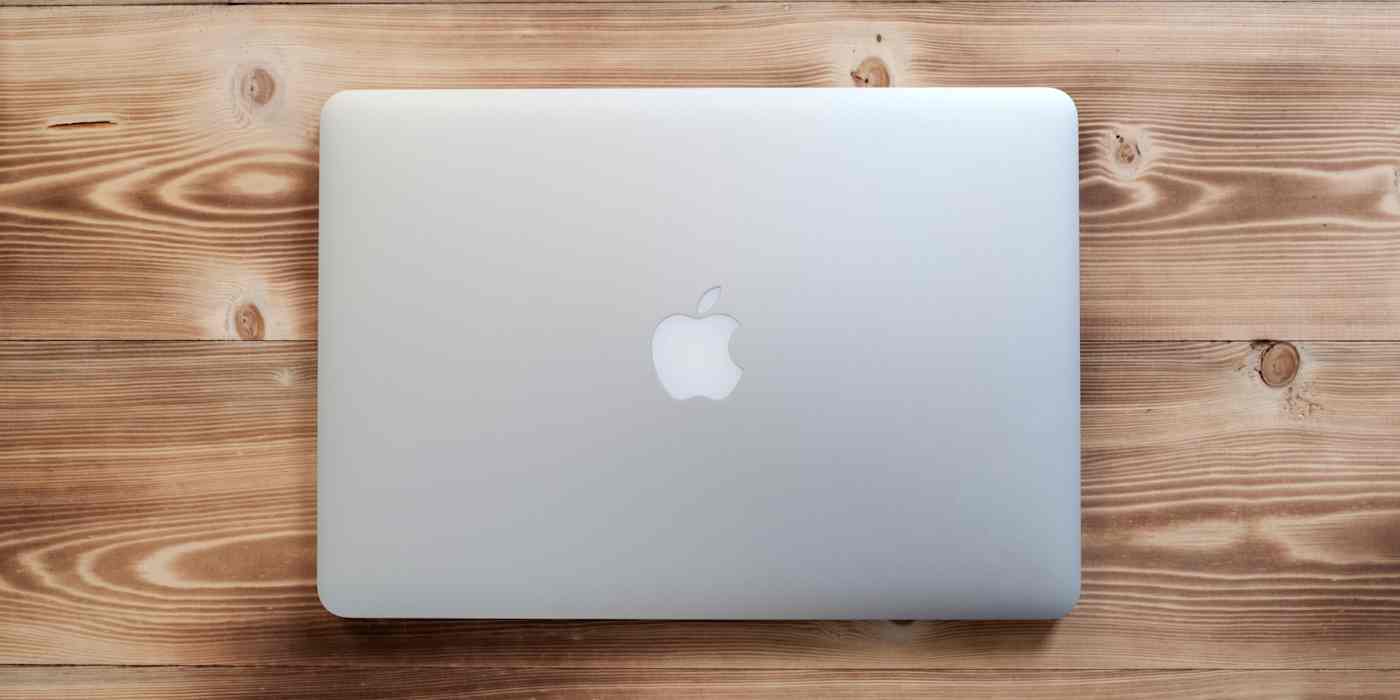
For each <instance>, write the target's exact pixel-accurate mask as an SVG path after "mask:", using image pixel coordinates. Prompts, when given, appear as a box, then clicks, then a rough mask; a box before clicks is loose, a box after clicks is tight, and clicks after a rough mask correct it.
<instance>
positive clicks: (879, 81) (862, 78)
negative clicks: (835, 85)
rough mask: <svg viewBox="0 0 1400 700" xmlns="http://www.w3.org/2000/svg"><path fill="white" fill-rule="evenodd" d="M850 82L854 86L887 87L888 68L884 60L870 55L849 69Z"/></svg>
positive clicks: (888, 79) (888, 82)
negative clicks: (852, 68)
mask: <svg viewBox="0 0 1400 700" xmlns="http://www.w3.org/2000/svg"><path fill="white" fill-rule="evenodd" d="M851 83H853V84H854V85H855V86H856V87H889V86H890V69H889V68H888V67H887V66H885V62H884V61H881V60H880V59H878V58H875V57H874V56H871V57H870V58H867V59H865V60H864V61H861V62H860V65H859V66H856V69H855V70H853V71H851Z"/></svg>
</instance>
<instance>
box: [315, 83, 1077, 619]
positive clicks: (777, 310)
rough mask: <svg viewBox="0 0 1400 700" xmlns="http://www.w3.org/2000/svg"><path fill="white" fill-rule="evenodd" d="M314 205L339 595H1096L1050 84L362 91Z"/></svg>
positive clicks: (604, 612)
mask: <svg viewBox="0 0 1400 700" xmlns="http://www.w3.org/2000/svg"><path fill="white" fill-rule="evenodd" d="M320 193H321V237H320V241H321V242H320V308H319V317H320V343H319V369H318V374H319V382H318V392H319V404H318V405H319V416H318V425H319V433H318V453H319V467H318V508H319V510H318V528H319V530H318V585H319V589H320V594H321V599H322V601H323V602H324V603H325V605H326V606H327V607H328V608H329V609H330V610H331V611H333V612H335V613H337V614H340V615H345V616H354V617H506V618H980V617H992V618H1016V617H1053V616H1059V615H1061V614H1063V613H1064V612H1066V611H1067V609H1068V608H1069V607H1070V606H1071V605H1072V604H1073V602H1074V600H1075V598H1076V597H1077V595H1078V590H1079V329H1078V322H1079V319H1078V284H1077V280H1078V152H1077V125H1076V114H1075V109H1074V105H1073V103H1072V102H1071V101H1070V100H1069V98H1068V97H1066V96H1065V95H1064V94H1063V93H1060V92H1058V91H1054V90H1048V89H890V90H868V91H862V90H784V89H713V90H671V89H666V90H469V91H388V92H380V91H373V92H348V93H341V94H339V95H336V96H335V97H334V98H333V99H331V101H330V102H329V103H327V105H326V107H325V110H324V111H323V113H322V123H321V184H320ZM731 332H732V335H731ZM726 347H727V348H728V350H729V352H730V353H731V355H730V356H726V354H725V349H726ZM731 356H732V360H731ZM740 368H741V369H740ZM691 395H695V396H694V397H693V398H688V399H685V398H680V397H685V396H691ZM712 397H713V398H712Z"/></svg>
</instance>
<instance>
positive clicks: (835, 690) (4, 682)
mask: <svg viewBox="0 0 1400 700" xmlns="http://www.w3.org/2000/svg"><path fill="white" fill-rule="evenodd" d="M0 689H5V690H6V691H7V695H6V697H8V698H11V699H12V700H41V699H55V700H58V699H62V700H67V699H68V698H91V699H92V700H119V699H123V698H130V699H132V700H146V699H147V698H200V699H208V700H220V699H223V698H228V699H231V700H232V699H241V698H249V697H268V696H270V695H275V696H276V697H278V698H287V699H288V700H292V699H295V698H321V697H333V698H337V699H340V700H355V699H356V698H385V697H394V698H403V699H404V700H410V699H421V700H426V699H428V698H492V699H495V700H511V699H520V700H524V699H526V698H531V699H544V698H565V697H567V698H639V699H640V698H694V697H705V698H753V697H759V698H802V699H803V700H806V699H807V698H814V697H818V698H829V699H831V700H841V699H846V698H851V699H854V698H889V697H929V696H930V695H935V694H936V696H938V697H954V698H959V699H961V700H990V699H992V698H1024V699H1025V700H1084V699H1085V698H1116V697H1132V698H1139V699H1141V700H1198V699H1199V698H1237V699H1240V700H1290V699H1294V698H1296V699H1299V700H1301V699H1303V698H1308V699H1309V700H1327V699H1329V698H1336V699H1337V700H1341V699H1343V698H1347V699H1352V698H1385V697H1395V696H1396V695H1400V672H1395V671H1131V672H1104V671H1058V672H1045V671H1011V672H1007V671H869V670H860V671H771V670H767V671H749V670H743V671H732V670H730V671H672V670H659V669H646V670H640V671H635V670H623V669H519V670H506V669H473V670H470V671H463V670H460V669H444V668H400V669H367V668H335V669H309V668H264V667H253V668H186V669H177V668H150V669H134V668H110V667H108V668H61V669H51V668H30V669H23V668H8V669H5V668H0Z"/></svg>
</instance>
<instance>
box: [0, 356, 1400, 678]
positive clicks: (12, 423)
mask: <svg viewBox="0 0 1400 700" xmlns="http://www.w3.org/2000/svg"><path fill="white" fill-rule="evenodd" d="M1264 347H1265V346H1264V345H1263V344H1257V345H1251V344H1249V343H1152V342H1146V343H1090V344H1088V345H1087V346H1086V348H1085V352H1084V362H1083V376H1084V384H1083V386H1084V413H1083V424H1084V425H1083V436H1084V477H1083V482H1084V506H1085V510H1084V597H1083V599H1082V601H1081V602H1080V604H1079V606H1078V607H1077V608H1076V610H1075V611H1074V612H1073V613H1072V614H1071V615H1070V616H1069V617H1068V618H1066V619H1064V620H1062V621H1060V622H1057V623H1056V622H913V623H899V622H891V621H870V622H854V623H844V622H843V623H835V622H805V623H698V622H689V623H665V622H650V623H639V622H568V621H557V622H534V623H521V622H510V621H489V622H399V621H379V622H365V621H347V620H340V619H337V618H334V617H332V616H331V615H330V614H328V613H326V612H325V611H324V610H322V609H321V607H320V606H319V605H318V603H317V601H316V597H315V591H314V571H315V569H314V561H313V557H314V529H315V525H314V482H313V480H314V467H313V463H314V455H313V449H314V439H313V431H314V421H315V406H314V381H315V367H314V361H315V360H314V358H315V352H314V345H313V344H311V343H303V342H286V343H181V342H161V343H149V342H142V343H129V342H71V343H69V342H37V343H24V342H7V343H0V377H4V378H5V385H4V386H5V391H4V392H0V415H3V416H5V420H6V430H4V431H3V432H0V473H3V474H4V475H5V479H4V484H5V485H4V488H3V489H0V620H3V623H0V663H45V664H92V663H102V664H336V665H345V664H369V665H383V666H394V665H425V664H435V665H454V666H470V667H479V668H490V667H526V666H528V667H542V666H553V667H571V668H583V667H587V668H609V667H611V668H618V667H628V668H662V667H664V668H672V669H688V668H750V669H759V668H762V669H780V668H789V669H795V668H827V669H838V668H844V669H867V668H883V669H909V668H920V669H943V668H984V669H993V668H1040V669H1070V668H1080V669H1105V668H1144V669H1154V668H1239V669H1249V668H1256V669H1275V668H1334V669H1354V668H1375V669H1393V668H1395V667H1396V659H1400V418H1397V417H1398V416H1400V372H1397V371H1396V369H1395V368H1396V367H1400V344H1397V343H1300V344H1298V350H1299V352H1300V353H1301V356H1302V362H1301V365H1300V368H1299V370H1298V376H1297V377H1296V378H1295V379H1294V381H1293V383H1291V384H1290V385H1289V386H1287V387H1284V388H1279V389H1275V388H1271V387H1269V386H1267V385H1265V384H1264V382H1263V380H1262V378H1261V377H1260V375H1259V361H1260V354H1261V352H1262V350H1263V349H1264ZM909 556H911V557H917V556H920V553H918V552H910V553H909Z"/></svg>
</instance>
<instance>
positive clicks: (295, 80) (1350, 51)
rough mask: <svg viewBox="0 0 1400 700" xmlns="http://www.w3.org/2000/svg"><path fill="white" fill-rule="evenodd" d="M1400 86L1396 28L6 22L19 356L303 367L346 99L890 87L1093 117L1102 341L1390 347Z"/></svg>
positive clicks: (1035, 10)
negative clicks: (964, 88)
mask: <svg viewBox="0 0 1400 700" xmlns="http://www.w3.org/2000/svg"><path fill="white" fill-rule="evenodd" d="M1397 71H1400V5H1396V4H1342V3H1337V4H1332V3H1327V4H1312V3H1283V4H1277V3H1266V4H1245V3H1224V2H1219V3H1216V2H1205V3H1184V4H1170V3H1167V4H1159V3H1142V4H1139V3H1124V4H1116V3H1070V4H1061V3H1028V4H1016V3H987V4H982V3H946V4H937V5H928V4H904V3H859V4H854V3H852V4H832V3H820V2H817V3H756V4H734V5H731V4H687V3H679V4H645V3H643V4H633V3H625V4H603V5H593V4H582V5H580V4H561V5H535V4H523V5H519V4H509V5H469V6H430V5H403V6H372V5H355V6H339V7H334V8H328V7H327V8H322V7H308V6H286V5H279V6H261V7H228V6H218V7H170V8H166V7H111V8H61V9H59V8H42V7H12V8H5V9H0V338H11V339H15V338H74V339H77V338H115V339H137V338H169V339H185V338H268V339H311V338H313V337H314V333H315V283H316V274H315V263H316V260H315V256H316V253H315V250H316V202H317V192H316V172H317V168H316V164H317V150H316V132H317V114H318V108H319V107H320V105H321V104H322V102H323V101H324V100H325V99H326V98H327V97H328V96H329V95H330V94H332V93H333V92H335V91H337V90H341V89H346V88H370V87H470V86H477V87H485V86H563V85H574V86H578V85H591V86H601V85H607V86H622V85H794V86H842V85H845V86H849V85H854V84H863V85H878V84H881V83H883V82H885V81H888V82H889V83H890V84H891V85H894V86H909V85H1019V84H1049V85H1055V86H1058V87H1061V88H1063V89H1065V90H1067V91H1068V92H1069V93H1070V94H1071V95H1073V96H1074V98H1075V99H1076V101H1077V102H1078V104H1079V107H1080V117H1081V124H1082V126H1081V133H1080V138H1081V178H1082V189H1081V198H1082V203H1083V219H1082V222H1083V238H1082V258H1083V284H1082V288H1083V320H1084V324H1083V327H1084V333H1085V336H1086V338H1088V339H1127V340H1132V339H1241V340H1245V339H1252V338H1282V339H1289V340H1296V339H1302V340H1308V339H1314V340H1320V339H1332V340H1340V339H1371V340H1376V339H1389V340H1397V339H1400V281H1398V280H1400V275H1397V274H1396V270H1397V269H1400V126H1397V125H1400V81H1397V80H1396V79H1395V75H1396V74H1397ZM872 77H873V78H872ZM933 165H934V164H931V167H932V166H933ZM250 310H252V311H254V312H256V317H254V316H252V315H250V313H249V311H250ZM254 318H256V322H253V320H252V319H254Z"/></svg>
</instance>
